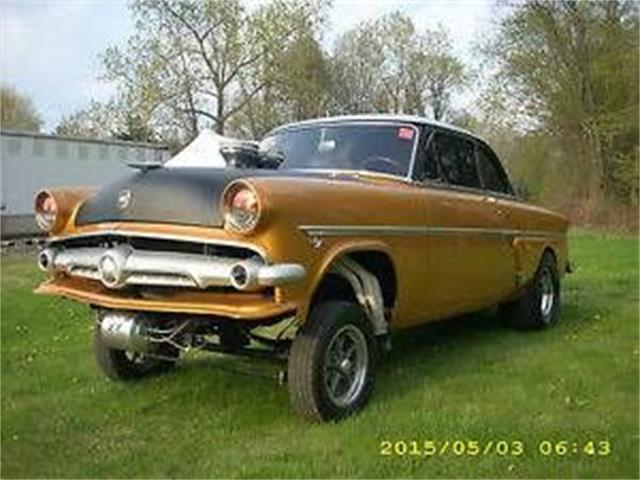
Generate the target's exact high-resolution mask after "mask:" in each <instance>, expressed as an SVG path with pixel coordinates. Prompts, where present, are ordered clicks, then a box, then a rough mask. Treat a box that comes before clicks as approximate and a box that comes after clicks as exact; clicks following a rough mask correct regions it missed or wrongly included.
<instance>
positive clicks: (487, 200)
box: [484, 197, 498, 203]
mask: <svg viewBox="0 0 640 480" xmlns="http://www.w3.org/2000/svg"><path fill="white" fill-rule="evenodd" d="M484 201H485V202H487V203H496V202H497V201H498V199H497V198H496V197H484Z"/></svg>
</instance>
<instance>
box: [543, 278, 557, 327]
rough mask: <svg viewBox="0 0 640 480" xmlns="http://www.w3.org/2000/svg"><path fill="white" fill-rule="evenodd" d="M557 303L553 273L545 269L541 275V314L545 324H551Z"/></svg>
mask: <svg viewBox="0 0 640 480" xmlns="http://www.w3.org/2000/svg"><path fill="white" fill-rule="evenodd" d="M555 301H556V288H555V284H554V280H553V273H552V272H551V270H549V268H545V269H544V270H543V271H542V272H541V275H540V314H541V315H542V320H543V322H544V323H549V321H550V320H551V314H552V313H553V307H554V304H555Z"/></svg>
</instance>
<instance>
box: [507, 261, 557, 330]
mask: <svg viewBox="0 0 640 480" xmlns="http://www.w3.org/2000/svg"><path fill="white" fill-rule="evenodd" d="M549 294H551V295H552V296H551V297H549ZM549 298H550V299H551V300H549ZM545 299H546V300H545ZM549 301H550V302H551V304H550V305H549V304H548V302H549ZM545 302H546V303H545ZM559 310H560V275H559V274H558V266H557V264H556V259H555V257H554V256H553V254H552V253H551V252H549V251H545V252H544V254H543V255H542V259H541V260H540V264H539V265H538V270H537V271H536V274H535V276H534V277H533V280H532V281H531V283H529V285H527V287H526V288H525V289H524V292H523V294H522V295H521V296H520V297H518V298H517V299H516V300H514V301H512V302H509V303H505V304H502V305H501V306H500V316H501V318H502V321H503V323H504V324H506V325H508V326H511V327H513V328H518V329H529V330H531V329H543V328H548V327H550V326H552V325H553V324H555V323H556V322H557V321H558V311H559Z"/></svg>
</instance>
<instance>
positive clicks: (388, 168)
mask: <svg viewBox="0 0 640 480" xmlns="http://www.w3.org/2000/svg"><path fill="white" fill-rule="evenodd" d="M362 166H363V167H364V168H365V169H366V170H372V171H374V172H380V173H390V174H392V175H402V172H403V168H402V165H400V164H399V163H398V162H396V161H395V160H392V159H391V158H389V157H383V156H379V155H373V156H371V157H367V158H365V159H364V161H363V162H362Z"/></svg>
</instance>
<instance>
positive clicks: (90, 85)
mask: <svg viewBox="0 0 640 480" xmlns="http://www.w3.org/2000/svg"><path fill="white" fill-rule="evenodd" d="M260 1H263V0H260ZM247 3H250V2H249V1H248V2H247ZM127 5H128V3H127V2H126V1H119V0H73V1H71V0H66V1H60V0H59V1H44V0H0V21H1V23H0V25H1V32H2V57H1V59H0V60H1V62H0V64H1V71H2V84H3V85H5V84H8V85H12V86H14V87H16V88H17V90H18V91H19V92H21V93H24V94H26V95H28V96H29V97H31V98H32V99H33V101H34V104H35V107H36V109H37V110H38V112H39V113H40V115H41V116H42V118H43V120H44V128H43V130H44V131H51V130H53V129H54V128H55V126H56V125H57V123H58V122H59V121H60V119H61V118H62V116H64V115H68V114H70V113H72V112H74V111H76V110H78V109H80V108H83V107H84V106H86V105H88V104H89V102H90V101H91V100H92V99H95V100H107V99H108V98H109V97H110V96H111V95H112V94H113V92H114V87H113V85H110V84H108V83H106V82H104V81H102V80H101V79H100V75H101V73H102V71H101V66H100V59H99V55H100V54H101V53H102V52H103V51H104V50H105V49H106V48H107V47H109V46H112V45H124V44H125V43H126V40H127V38H128V37H129V36H130V35H131V34H132V33H133V28H134V25H133V21H132V20H131V18H130V15H129V11H128V7H127ZM492 5H493V2H491V1H490V0H404V1H401V0H387V1H384V0H334V4H333V8H332V10H331V14H330V18H329V25H328V27H327V31H326V33H325V38H324V40H323V42H324V44H325V46H326V47H327V48H329V49H330V48H331V46H332V45H333V42H334V41H335V39H336V38H337V36H338V35H339V34H340V33H342V32H344V31H346V30H348V29H350V28H352V27H354V26H355V25H357V24H358V23H359V22H360V21H363V20H369V19H373V18H377V17H379V16H382V15H384V14H385V13H389V12H391V11H394V10H400V11H402V12H404V13H406V14H408V15H409V16H411V18H412V19H413V21H414V23H415V24H416V26H417V27H418V28H419V29H420V28H434V27H436V26H438V25H439V24H441V25H443V26H444V27H445V28H447V29H448V30H449V33H450V35H451V38H452V39H453V40H454V48H455V50H456V52H457V53H458V55H459V56H460V57H461V58H462V59H463V60H464V61H465V62H468V63H471V62H472V61H473V54H472V51H471V49H472V46H473V42H474V40H475V39H477V38H481V37H482V36H483V34H484V33H486V32H487V31H488V29H489V28H490V26H491V14H492ZM463 106H464V105H463Z"/></svg>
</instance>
